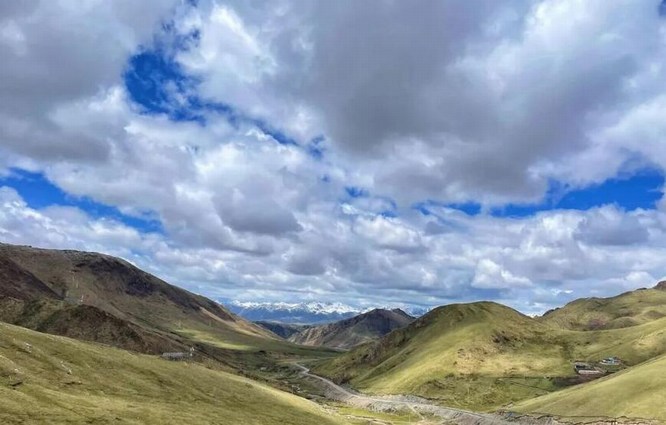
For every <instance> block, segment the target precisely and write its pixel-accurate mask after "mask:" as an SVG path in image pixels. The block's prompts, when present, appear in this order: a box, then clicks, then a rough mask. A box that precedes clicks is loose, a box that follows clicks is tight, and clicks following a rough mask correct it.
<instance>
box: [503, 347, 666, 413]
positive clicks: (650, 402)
mask: <svg viewBox="0 0 666 425" xmlns="http://www.w3.org/2000/svg"><path fill="white" fill-rule="evenodd" d="M512 410H517V411H521V412H533V413H547V414H552V415H557V416H569V417H572V416H587V417H593V416H607V417H621V416H627V417H632V418H644V419H658V420H661V421H664V422H666V356H661V357H658V358H656V359H653V360H650V361H648V362H646V363H643V364H640V365H638V366H634V367H632V368H630V369H627V370H624V371H622V372H618V373H616V374H614V375H610V376H608V377H606V378H602V379H599V380H597V381H594V382H590V383H587V384H583V385H579V386H576V387H572V388H568V389H565V390H561V391H558V392H555V393H552V394H549V395H546V396H543V397H538V398H535V399H532V400H529V401H525V402H523V403H521V404H519V405H517V406H516V407H513V408H512Z"/></svg>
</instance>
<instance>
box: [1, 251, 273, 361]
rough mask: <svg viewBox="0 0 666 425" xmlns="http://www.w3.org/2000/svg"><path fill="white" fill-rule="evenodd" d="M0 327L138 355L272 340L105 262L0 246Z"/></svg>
mask: <svg viewBox="0 0 666 425" xmlns="http://www.w3.org/2000/svg"><path fill="white" fill-rule="evenodd" d="M0 320H3V321H6V322H10V323H14V324H19V325H21V326H25V327H28V328H31V329H36V330H40V331H43V332H48V333H55V334H59V335H67V336H72V337H76V338H79V339H83V340H89V341H97V342H103V343H107V344H111V345H116V346H119V347H122V348H127V349H131V350H135V351H140V352H147V353H158V352H161V351H166V350H173V349H182V348H184V347H186V346H187V345H188V344H191V343H192V341H190V340H188V338H187V337H186V335H187V334H188V333H196V332H204V331H205V332H207V333H211V334H215V335H217V336H219V337H220V338H221V339H231V340H235V339H247V338H258V339H275V336H274V335H273V334H271V333H269V332H267V331H266V330H264V329H263V328H260V327H258V326H256V325H254V324H252V323H250V322H248V321H246V320H244V319H242V318H240V317H238V316H235V315H234V314H232V313H230V312H229V311H227V310H226V309H225V308H223V307H222V306H221V305H220V304H218V303H216V302H214V301H211V300H209V299H207V298H205V297H202V296H199V295H196V294H193V293H191V292H188V291H186V290H184V289H181V288H178V287H176V286H173V285H170V284H168V283H166V282H164V281H163V280H161V279H158V278H157V277H155V276H153V275H151V274H149V273H146V272H144V271H142V270H140V269H138V268H137V267H135V266H133V265H131V264H130V263H128V262H126V261H124V260H122V259H119V258H115V257H111V256H108V255H103V254H97V253H89V252H79V251H60V250H47V249H38V248H32V247H26V246H14V245H6V244H0Z"/></svg>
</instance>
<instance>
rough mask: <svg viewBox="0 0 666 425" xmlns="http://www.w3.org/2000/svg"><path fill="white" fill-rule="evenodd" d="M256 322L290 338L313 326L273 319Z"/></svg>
mask: <svg viewBox="0 0 666 425" xmlns="http://www.w3.org/2000/svg"><path fill="white" fill-rule="evenodd" d="M254 323H256V324H257V325H259V326H261V327H262V328H264V329H267V330H269V331H271V332H273V333H274V334H275V335H277V336H279V337H280V338H284V339H289V337H291V336H292V335H294V334H297V333H299V332H303V331H304V330H306V329H308V328H309V327H311V326H310V325H297V324H293V323H280V322H271V321H257V322H254Z"/></svg>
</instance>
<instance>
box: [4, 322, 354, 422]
mask: <svg viewBox="0 0 666 425" xmlns="http://www.w3.org/2000/svg"><path fill="white" fill-rule="evenodd" d="M0 383H1V384H0V423H3V424H5V423H6V424H12V423H54V424H55V423H58V424H59V423H100V424H103V423H130V424H170V423H197V424H199V423H201V424H204V423H211V424H248V425H250V424H256V425H270V424H280V425H285V424H293V425H301V424H314V423H316V424H321V425H334V424H342V423H347V421H346V420H344V419H343V418H341V417H336V416H332V415H330V414H329V413H327V412H324V411H323V410H322V409H321V408H320V407H319V406H318V405H316V404H314V403H311V402H309V401H307V400H305V399H302V398H299V397H296V396H293V395H291V394H287V393H284V392H281V391H278V390H275V389H273V388H270V387H267V386H265V385H261V384H259V383H256V382H254V381H251V380H249V379H245V378H242V377H239V376H235V375H232V374H229V373H225V372H221V371H217V370H211V369H207V368H205V367H203V366H201V365H197V364H191V363H186V362H168V361H165V360H162V359H160V358H157V357H155V356H147V355H140V354H133V353H130V352H127V351H123V350H119V349H115V348H111V347H107V346H103V345H99V344H92V343H84V342H80V341H76V340H72V339H69V338H64V337H58V336H52V335H47V334H42V333H38V332H33V331H29V330H27V329H24V328H20V327H16V326H12V325H7V324H4V323H0Z"/></svg>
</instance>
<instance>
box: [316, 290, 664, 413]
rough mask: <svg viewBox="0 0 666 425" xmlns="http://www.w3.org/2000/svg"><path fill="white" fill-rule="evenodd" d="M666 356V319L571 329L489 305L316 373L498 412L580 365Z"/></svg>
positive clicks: (456, 311)
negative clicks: (574, 364) (575, 363)
mask: <svg viewBox="0 0 666 425" xmlns="http://www.w3.org/2000/svg"><path fill="white" fill-rule="evenodd" d="M664 352H666V319H658V320H654V321H652V322H648V323H645V324H643V325H638V326H634V327H631V328H622V329H611V330H601V331H586V332H583V331H572V330H566V329H559V328H557V327H555V326H553V325H552V324H546V323H542V322H540V321H539V320H536V319H533V318H530V317H527V316H524V315H522V314H520V313H518V312H516V311H515V310H512V309H510V308H508V307H505V306H501V305H499V304H495V303H488V302H482V303H472V304H458V305H450V306H445V307H440V308H438V309H435V310H433V311H431V312H430V313H428V314H426V315H425V316H423V317H421V318H420V319H418V320H416V321H415V322H413V323H412V324H410V325H409V326H407V327H406V328H403V329H399V330H397V331H394V332H392V333H390V334H388V335H387V336H386V337H384V338H382V339H381V340H380V341H378V342H376V343H370V344H366V345H364V346H361V347H358V348H357V349H354V350H352V351H351V352H349V353H346V354H343V355H341V356H339V357H337V358H334V359H332V360H330V361H328V362H325V363H323V364H321V365H319V366H318V367H317V368H315V371H317V372H319V373H321V374H324V375H327V376H329V377H331V378H333V379H334V380H336V381H338V382H349V383H350V384H351V385H353V386H354V387H357V388H359V389H361V390H364V391H368V392H371V393H387V394H396V393H402V394H415V395H420V396H424V397H428V398H431V399H436V400H439V401H440V402H442V403H443V404H446V405H450V406H458V407H463V408H468V409H472V410H491V409H495V408H498V407H500V406H503V405H505V404H507V403H510V402H515V401H518V400H523V399H528V398H532V397H535V396H539V395H543V394H546V393H549V392H552V391H555V390H558V389H560V388H562V387H563V386H566V385H570V384H571V383H573V382H575V381H576V375H575V372H574V371H573V368H572V362H573V361H574V360H590V361H593V360H599V359H601V358H604V357H609V356H619V357H621V358H622V359H624V360H625V361H626V362H627V364H628V365H634V364H638V363H640V362H643V361H645V360H648V359H650V358H652V357H654V356H657V355H660V354H662V353H664Z"/></svg>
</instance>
